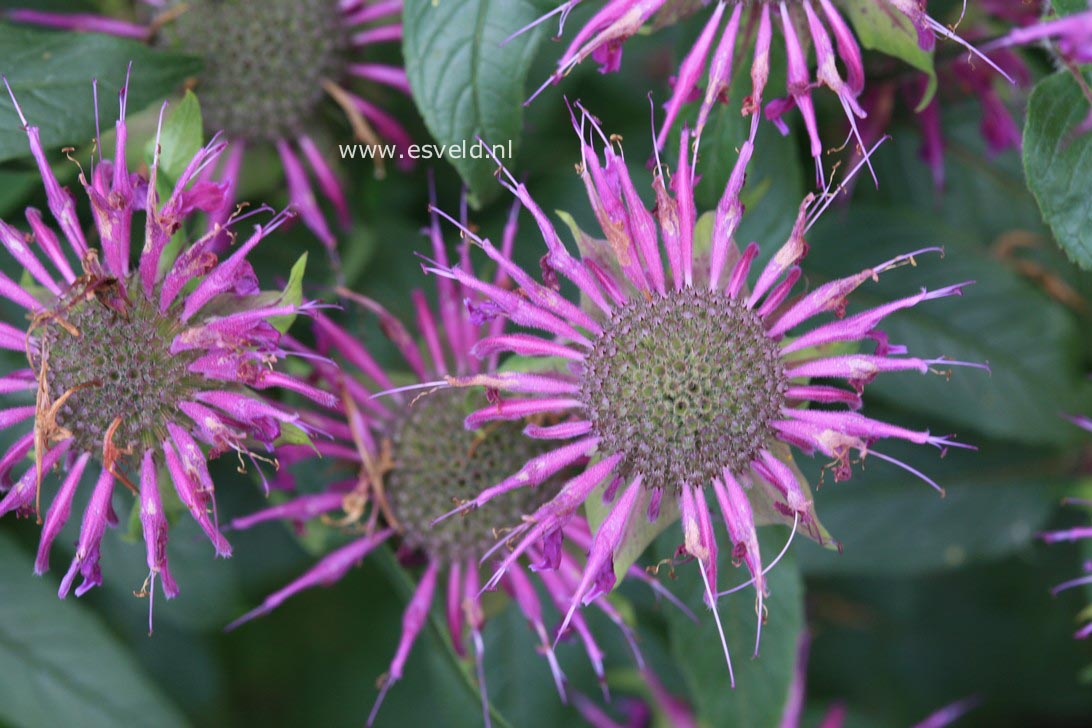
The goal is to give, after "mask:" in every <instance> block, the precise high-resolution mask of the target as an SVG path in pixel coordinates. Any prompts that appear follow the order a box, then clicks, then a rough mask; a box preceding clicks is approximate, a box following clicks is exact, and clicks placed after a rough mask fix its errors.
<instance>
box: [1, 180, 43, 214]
mask: <svg viewBox="0 0 1092 728" xmlns="http://www.w3.org/2000/svg"><path fill="white" fill-rule="evenodd" d="M40 179H41V178H40V177H38V174H37V173H36V172H16V171H9V170H3V169H0V217H5V216H7V215H8V213H9V212H11V211H12V210H14V209H15V208H17V207H18V206H19V204H20V203H21V202H22V201H23V200H24V198H26V196H27V195H28V194H29V193H30V191H31V190H33V189H34V188H35V187H37V186H38V184H40Z"/></svg>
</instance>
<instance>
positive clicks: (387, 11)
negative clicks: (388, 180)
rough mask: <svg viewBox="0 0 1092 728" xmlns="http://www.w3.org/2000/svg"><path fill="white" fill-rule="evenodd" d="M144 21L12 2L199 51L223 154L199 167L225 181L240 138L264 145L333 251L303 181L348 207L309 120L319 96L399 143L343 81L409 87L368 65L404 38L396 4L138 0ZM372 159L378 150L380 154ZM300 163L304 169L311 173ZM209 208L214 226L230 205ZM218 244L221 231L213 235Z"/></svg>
mask: <svg viewBox="0 0 1092 728" xmlns="http://www.w3.org/2000/svg"><path fill="white" fill-rule="evenodd" d="M143 2H144V5H145V6H146V7H145V8H144V10H145V13H146V15H148V22H147V23H133V22H129V21H124V20H118V19H115V18H110V17H105V16H98V15H90V14H58V13H51V12H46V11H38V10H11V11H9V12H8V17H9V18H10V19H12V20H16V21H20V22H28V23H36V24H39V25H44V26H49V27H56V28H66V29H71V30H82V31H93V32H103V33H109V34H112V35H119V36H123V37H131V38H136V39H140V40H144V41H146V42H149V43H153V44H155V45H158V46H162V47H165V48H174V49H178V50H181V51H183V52H186V53H189V54H192V55H196V56H199V57H201V59H202V60H203V61H204V70H203V71H202V73H201V75H200V76H199V77H198V85H197V92H198V94H200V96H201V108H202V113H203V117H204V121H205V125H206V128H207V129H208V130H209V132H210V133H212V132H216V131H223V133H224V135H225V137H226V138H227V139H228V140H229V141H230V142H231V147H230V151H229V152H228V153H227V154H226V155H225V156H226V158H225V160H224V161H223V163H222V164H221V165H220V169H219V171H218V172H216V171H214V170H213V169H212V168H211V167H210V168H209V169H208V170H206V172H205V176H206V177H211V176H219V178H221V179H224V180H226V181H229V182H231V184H234V181H235V180H236V178H237V177H238V173H239V169H240V168H241V165H242V163H243V153H244V150H245V149H247V148H248V147H254V146H259V145H272V146H274V147H275V148H276V150H277V154H278V155H279V157H280V160H281V164H282V165H283V167H284V173H285V180H286V183H287V186H288V194H289V197H290V198H291V202H292V205H293V206H294V207H295V208H296V209H297V210H298V211H299V213H300V216H301V217H302V219H303V221H304V223H305V224H306V225H307V226H308V227H309V228H310V229H311V230H312V232H314V233H315V235H316V236H317V237H318V238H319V239H320V240H322V242H323V244H325V245H326V247H327V248H328V249H329V250H330V251H331V254H333V253H334V246H335V238H334V234H333V233H332V232H331V230H330V227H329V225H328V224H327V222H326V217H325V214H324V213H323V211H322V209H321V208H320V206H319V204H318V202H317V200H316V197H315V190H314V186H313V185H312V181H311V178H312V177H313V179H314V181H315V183H317V185H318V189H319V191H320V192H321V193H322V195H323V196H324V197H325V198H326V200H327V201H328V202H329V203H330V204H331V205H332V206H333V208H334V210H335V211H336V213H337V216H338V218H339V219H340V221H341V222H342V224H343V225H347V224H348V220H349V207H348V204H347V202H346V199H345V193H344V191H343V189H342V186H341V183H340V182H339V181H338V178H337V175H336V174H335V172H334V169H333V167H332V166H331V165H330V163H329V162H328V161H327V157H328V156H329V155H328V154H327V153H324V151H323V149H322V145H321V143H320V142H317V141H316V140H315V138H314V137H313V131H312V129H313V127H314V118H315V114H316V112H317V111H318V110H319V106H320V103H321V102H322V101H323V100H324V98H325V97H327V96H329V97H330V98H331V99H333V100H334V101H335V102H336V103H337V104H338V105H339V106H340V107H341V108H342V109H343V110H344V112H345V114H346V116H347V117H348V119H349V120H350V122H351V124H352V127H353V132H354V134H356V136H357V137H359V138H360V140H361V141H363V142H365V143H367V144H378V143H379V140H380V138H381V137H382V138H386V139H388V140H390V141H392V142H394V143H395V144H397V145H399V146H402V145H405V144H408V141H409V140H408V136H407V134H406V132H405V130H404V129H403V127H402V126H401V124H399V123H398V121H396V120H395V119H394V118H393V117H392V116H391V115H390V114H388V113H387V112H385V111H384V110H383V109H382V108H380V107H379V106H378V105H376V104H375V103H374V102H372V101H369V100H367V99H365V98H364V97H362V96H360V95H358V94H356V93H354V92H353V91H351V90H349V89H348V88H345V87H344V85H343V84H345V83H346V82H347V81H350V80H352V79H354V78H355V79H361V80H363V81H366V82H368V83H371V84H378V85H381V86H387V87H390V88H393V89H395V90H397V91H400V92H403V93H409V84H408V82H407V81H406V75H405V71H404V70H403V69H402V68H397V67H394V66H389V65H384V64H382V63H377V62H375V61H374V59H371V58H370V55H371V53H372V51H373V50H374V48H375V47H376V45H377V44H383V43H391V42H397V41H399V40H401V38H402V26H401V24H400V22H399V19H400V14H401V11H402V3H401V2H397V1H396V2H377V1H373V0H304V1H302V2H301V1H300V0H265V1H264V2H260V3H257V2H250V1H249V0H227V1H224V0H188V1H187V2H185V3H181V2H178V1H177V0H171V1H169V2H161V1H158V0H157V1H153V0H143ZM377 159H378V157H377ZM308 168H309V170H310V171H308ZM233 191H234V190H232V189H229V190H228V192H229V194H227V195H226V196H225V198H224V199H225V207H223V208H220V209H213V210H210V212H211V217H212V224H213V225H215V224H223V223H224V222H225V221H226V220H227V218H228V217H229V215H230V214H231V212H232V210H233V209H234V208H233V203H234V200H233V197H234V195H233V194H232V193H233ZM220 242H221V243H222V242H223V239H221V240H220Z"/></svg>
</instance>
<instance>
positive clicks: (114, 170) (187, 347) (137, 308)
mask: <svg viewBox="0 0 1092 728" xmlns="http://www.w3.org/2000/svg"><path fill="white" fill-rule="evenodd" d="M5 85H6V81H5ZM9 93H10V88H9ZM12 101H13V103H15V108H16V111H17V112H18V113H19V117H20V119H21V120H22V121H23V124H24V127H25V130H26V133H27V137H28V138H29V140H30V150H31V153H32V154H33V156H34V159H35V160H36V161H37V164H38V170H39V172H40V173H41V176H42V181H43V182H44V185H45V192H46V198H47V200H48V204H49V210H50V212H51V213H52V216H53V218H54V220H55V221H56V224H57V226H58V227H59V228H60V235H58V234H57V232H56V231H55V230H54V229H53V228H52V227H51V226H50V225H49V224H48V223H47V222H46V221H45V220H44V219H43V217H42V214H41V212H39V211H38V210H36V209H34V208H28V209H27V211H26V222H27V225H28V226H29V231H28V232H23V231H20V230H17V229H16V228H15V227H13V226H12V225H9V224H8V223H6V222H3V221H0V243H2V244H3V246H4V248H6V249H7V251H8V253H9V254H10V255H11V256H12V257H13V258H15V260H16V261H18V263H19V265H20V266H22V267H23V269H24V270H25V271H26V277H25V281H24V282H23V283H17V282H15V281H13V280H11V279H9V278H8V277H7V276H5V275H3V274H0V295H2V296H3V297H4V298H6V299H8V300H9V301H11V302H12V303H14V304H16V305H17V306H19V307H21V308H22V309H23V310H24V311H25V312H26V316H25V319H24V320H23V321H18V320H15V321H9V322H0V346H3V347H4V348H5V349H8V350H10V351H15V352H20V353H23V354H25V355H26V357H27V362H28V367H27V368H25V369H20V370H17V371H12V372H8V373H7V374H6V375H5V376H4V377H2V378H0V391H2V392H4V393H5V394H9V395H17V396H20V397H22V398H24V399H25V400H29V401H30V403H29V404H22V403H20V404H16V403H9V406H8V407H7V408H6V409H4V410H2V412H0V426H2V427H4V428H12V427H16V426H19V425H23V426H25V425H27V424H28V423H32V424H33V428H32V429H30V430H29V431H28V432H26V434H24V435H22V436H20V437H19V438H18V439H16V440H15V442H14V444H13V445H11V447H10V448H9V449H8V451H7V452H6V453H5V454H4V455H3V457H2V458H0V489H2V490H3V491H6V493H5V494H4V496H3V499H2V501H0V515H2V514H6V513H15V514H16V515H30V514H32V513H34V514H39V515H38V518H39V522H41V515H40V514H41V510H40V508H39V504H40V501H41V498H40V495H41V490H42V487H43V482H44V480H45V478H46V477H47V476H48V475H49V474H50V473H51V472H53V471H54V470H57V471H59V472H61V473H63V474H64V475H63V479H62V483H61V486H60V488H59V490H58V491H57V492H56V494H55V495H54V497H53V500H52V502H51V503H50V505H49V510H48V511H47V512H46V513H45V520H44V524H43V526H42V535H41V542H40V545H39V548H38V555H37V559H36V560H35V562H34V570H35V572H36V573H37V574H42V573H44V572H45V571H46V570H48V568H49V554H50V548H51V546H52V544H53V541H54V539H55V538H56V537H57V534H58V533H59V532H60V531H61V529H62V528H63V527H64V525H65V523H66V522H67V521H68V519H69V515H70V512H71V509H72V502H73V501H72V499H73V496H74V495H75V492H76V489H77V488H78V487H79V483H80V479H81V477H82V476H83V475H84V474H85V471H88V470H89V469H91V468H97V469H98V470H99V474H98V477H97V479H96V483H95V485H94V489H93V491H92V493H91V496H90V499H89V501H88V504H87V508H86V510H85V512H84V516H83V522H82V526H81V530H80V536H79V543H78V544H77V547H76V556H75V558H74V559H73V560H72V564H71V565H70V566H69V568H68V571H67V573H66V574H65V575H64V578H63V579H62V580H61V585H60V591H59V594H60V596H61V597H62V598H63V597H65V596H66V595H67V594H68V593H69V591H70V590H71V588H72V584H73V582H74V580H75V579H76V577H81V578H82V581H81V583H80V585H79V586H78V587H76V595H77V596H81V595H83V594H84V593H85V592H87V591H88V590H89V589H90V588H92V587H94V586H98V585H99V584H101V583H102V574H101V570H100V567H99V545H100V542H101V540H102V537H103V534H104V532H105V529H106V527H107V526H113V525H117V516H116V515H115V511H114V507H113V502H114V497H113V496H114V490H115V486H116V485H117V484H118V483H120V484H121V485H123V486H125V488H126V489H128V490H129V491H130V492H131V494H132V497H133V499H134V501H135V503H137V504H139V505H138V506H135V507H139V520H140V524H141V526H142V528H143V534H144V540H145V543H146V546H147V563H148V568H149V570H150V574H149V579H148V583H147V584H146V589H145V590H144V591H145V592H146V593H147V594H148V595H149V596H150V595H151V594H152V593H153V592H154V587H155V581H156V578H157V577H158V578H159V581H160V583H161V584H162V588H163V592H164V594H166V596H167V597H168V598H170V597H173V596H175V595H177V594H178V586H177V584H176V583H175V580H174V578H173V577H172V576H171V572H170V568H169V567H168V563H167V510H168V508H169V507H173V503H172V502H173V499H174V495H175V494H176V495H177V499H178V501H180V502H181V506H182V507H184V508H185V509H186V510H188V511H189V513H190V515H191V516H192V517H193V519H194V520H195V521H196V522H197V524H198V525H199V526H200V527H201V529H202V530H204V532H205V533H206V534H207V535H208V537H209V539H210V540H211V541H212V544H213V546H214V547H215V550H216V554H217V555H219V556H225V557H226V556H230V555H231V546H230V545H229V544H228V542H227V541H226V540H225V539H224V537H223V536H222V535H221V533H220V531H219V529H218V526H217V522H216V511H215V500H214V495H215V488H214V485H213V481H212V478H211V477H210V475H209V470H208V465H207V460H208V459H209V458H211V457H215V456H217V455H219V454H221V453H225V452H229V451H234V453H237V454H238V456H239V457H240V459H242V458H243V457H250V458H251V459H256V458H258V457H259V456H256V455H251V453H250V450H249V447H250V446H251V445H253V444H257V445H260V446H262V447H263V448H265V449H269V450H271V449H272V447H273V444H274V443H275V442H276V440H277V439H278V437H279V436H280V435H281V431H282V427H286V426H288V425H293V424H294V425H296V426H297V427H301V428H306V427H307V425H306V424H305V423H302V422H300V421H299V417H298V416H297V415H295V414H292V413H290V412H288V411H285V410H283V409H281V408H280V407H278V406H276V405H274V404H272V403H270V402H268V401H266V400H265V399H264V398H263V397H262V396H261V394H260V391H261V390H265V389H269V388H271V387H281V388H284V389H289V390H293V391H296V392H299V393H301V394H303V395H306V396H308V397H311V398H312V399H314V400H315V401H317V402H322V403H324V404H325V405H332V404H335V403H336V399H334V398H333V397H331V396H330V395H327V394H325V393H322V392H319V391H317V390H315V389H314V388H312V387H310V386H308V385H307V384H305V383H303V382H300V381H297V380H295V379H292V378H291V377H289V376H287V375H285V374H282V373H280V372H279V371H277V370H276V369H275V368H274V366H273V365H274V364H276V362H277V361H278V359H280V358H281V357H282V356H283V355H284V352H283V351H282V350H281V349H280V346H279V339H280V337H281V335H280V333H279V332H278V330H277V329H276V328H275V327H274V325H273V321H274V320H275V317H284V316H294V315H296V314H298V313H300V312H305V311H307V310H308V309H309V308H310V306H308V305H306V304H305V305H298V304H295V303H292V302H290V301H287V300H284V299H283V297H278V296H277V295H275V294H274V295H262V293H261V291H259V289H258V284H257V280H256V278H255V275H254V271H253V269H252V268H251V266H250V264H249V263H248V262H247V255H248V254H249V253H250V252H251V251H252V250H253V249H254V247H255V246H256V245H258V243H260V242H261V241H262V239H263V238H265V237H266V236H267V235H269V234H270V233H271V232H273V231H274V230H276V229H277V228H278V227H279V226H280V225H281V224H283V223H284V221H285V220H287V219H288V215H286V214H280V215H276V216H275V217H273V218H272V219H271V220H270V221H269V223H268V224H266V225H264V226H257V227H256V228H255V230H254V232H253V234H251V235H250V236H249V237H248V238H246V240H245V242H243V243H242V244H241V245H239V246H237V248H236V249H235V250H234V251H232V252H231V254H230V255H228V256H227V257H225V258H223V259H220V258H218V256H217V255H216V254H214V253H212V252H211V251H210V249H209V248H210V245H211V240H212V238H213V237H214V234H213V233H210V234H208V235H205V236H204V237H201V238H199V239H197V240H193V241H190V239H189V238H187V237H186V228H185V225H186V223H187V222H188V221H189V220H190V218H191V217H192V216H194V215H195V214H196V213H198V212H199V211H207V210H212V209H218V208H220V207H221V206H222V205H223V204H224V201H225V196H226V195H227V193H228V187H229V186H230V185H229V184H228V183H226V182H221V183H215V182H209V181H198V178H199V177H200V175H201V172H202V171H203V170H204V169H206V168H207V167H208V166H209V165H211V164H213V163H215V161H216V158H217V156H218V155H219V154H220V153H221V152H222V151H223V149H224V143H223V142H219V141H216V140H213V142H211V143H210V144H209V145H208V146H206V147H204V148H203V149H201V150H200V151H199V152H198V153H197V154H196V155H195V156H194V158H193V159H192V160H191V161H190V163H189V165H188V166H187V168H186V169H185V172H184V173H183V174H182V175H181V176H180V178H179V180H178V182H177V184H176V185H175V187H174V190H173V191H172V192H171V194H170V196H169V197H168V198H167V199H166V200H165V201H161V200H160V198H159V195H158V194H157V192H156V175H157V169H158V164H159V147H158V141H159V139H158V135H157V139H156V142H157V147H156V153H155V161H154V162H153V163H152V165H151V169H150V173H149V177H148V178H147V179H145V178H143V177H141V176H139V175H137V174H134V173H131V172H130V171H129V169H128V167H127V166H126V161H125V159H126V157H125V152H126V137H127V129H126V125H125V89H124V88H123V89H122V91H121V95H120V104H121V115H120V118H119V120H118V122H117V125H116V127H115V130H116V139H117V143H116V148H115V153H114V159H113V160H111V159H104V158H100V159H99V160H98V161H97V163H94V162H95V160H94V159H93V160H92V162H93V166H92V168H91V170H90V173H89V174H86V175H85V174H84V173H83V171H81V173H80V176H79V181H80V184H81V185H82V187H83V190H84V192H85V193H86V195H87V198H88V199H89V201H90V206H91V213H92V216H93V218H94V221H95V226H94V228H93V229H92V230H90V231H86V230H85V229H84V228H83V226H82V225H81V223H80V220H79V219H78V217H77V212H76V198H75V197H74V196H73V195H72V194H71V193H70V192H69V191H68V189H66V188H62V187H61V186H60V184H59V183H58V181H57V178H56V177H55V176H54V174H53V171H52V169H51V168H50V165H49V162H48V160H47V159H46V156H45V153H44V150H43V148H42V144H41V142H40V141H39V133H38V128H37V127H34V126H30V125H28V124H27V122H26V119H24V118H23V112H22V110H21V109H20V108H19V105H18V103H16V102H15V97H14V95H12ZM160 122H161V123H162V114H161V116H160ZM98 148H99V149H100V150H101V149H102V145H101V142H100V144H99V145H98ZM266 210H268V208H262V209H261V210H260V211H258V212H264V211H266ZM138 211H143V213H144V215H145V219H146V222H145V226H144V235H143V238H144V246H143V249H142V250H141V251H140V254H139V256H137V260H136V262H135V265H134V264H133V263H132V254H131V253H132V251H131V250H130V231H131V228H132V224H133V214H134V212H138ZM252 214H254V213H252ZM235 222H238V219H236V220H232V221H231V223H235ZM95 236H97V237H98V239H99V243H98V244H97V245H92V244H90V243H89V242H88V240H89V238H93V237H95ZM180 237H181V239H184V240H186V241H187V242H186V243H185V244H183V245H182V246H181V248H178V247H175V246H174V245H172V244H171V241H172V239H174V240H176V241H177V240H178V239H180ZM203 446H204V447H203ZM30 455H32V456H33V462H32V463H31V464H29V465H26V466H25V467H23V469H22V470H21V472H19V474H18V477H17V478H14V479H13V478H12V477H10V474H11V472H12V471H13V470H14V469H15V468H17V467H22V466H23V464H24V463H25V461H26V459H27V457H28V456H30ZM89 466H90V468H89ZM13 481H14V482H13ZM166 483H171V484H173V490H174V494H172V495H171V496H170V499H167V500H166V504H165V499H164V498H163V494H165V493H166V492H167V491H166ZM161 486H162V488H161ZM149 602H151V600H149ZM150 606H151V604H149V607H150ZM149 620H150V615H149ZM149 627H150V624H149Z"/></svg>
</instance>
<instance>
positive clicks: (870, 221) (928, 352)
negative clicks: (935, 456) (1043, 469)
mask: <svg viewBox="0 0 1092 728" xmlns="http://www.w3.org/2000/svg"><path fill="white" fill-rule="evenodd" d="M810 242H811V244H812V248H811V250H812V252H811V254H810V255H809V256H808V259H807V261H806V262H805V269H806V270H807V272H808V275H809V276H810V277H811V280H812V282H813V284H818V283H820V282H822V281H823V280H829V279H831V278H835V277H842V276H846V275H850V274H852V273H854V272H856V271H857V270H859V269H861V268H863V267H865V266H867V265H874V264H877V263H879V262H881V261H883V260H887V259H889V258H893V257H895V256H897V255H899V254H901V253H906V252H909V251H912V250H916V249H918V248H922V247H925V246H931V245H944V246H945V249H946V253H945V255H944V257H940V256H939V255H937V254H932V255H928V256H922V257H920V258H919V259H917V260H916V263H917V265H916V266H906V267H903V268H900V269H897V270H893V271H890V272H888V273H885V274H884V275H882V276H881V277H880V279H879V280H878V281H877V282H872V283H866V284H865V285H863V286H861V287H860V288H859V289H857V290H856V291H854V293H853V294H852V295H851V296H850V297H849V303H850V308H851V310H852V311H856V310H860V309H861V308H862V307H865V306H876V305H881V304H883V303H886V302H889V301H892V300H895V299H898V298H902V297H904V296H910V295H914V294H916V293H918V292H919V291H920V290H921V288H922V287H923V286H925V287H928V288H929V289H930V290H935V289H938V288H941V287H943V286H948V285H952V284H955V283H960V282H964V281H974V282H975V283H974V285H969V286H967V287H966V288H965V289H964V294H963V296H954V297H949V298H944V299H940V300H934V301H927V302H925V303H923V304H921V305H918V306H915V307H913V308H910V309H906V310H903V311H899V312H897V313H895V314H893V315H892V316H890V317H889V318H887V319H885V320H884V322H883V325H882V328H883V330H884V331H885V332H886V333H887V334H888V335H889V336H890V339H891V341H892V342H894V343H898V344H902V345H905V346H906V347H908V349H909V352H910V354H911V356H917V357H922V358H927V359H928V358H934V357H940V356H944V357H947V358H949V359H953V360H956V361H964V362H977V363H988V364H989V365H990V369H991V372H990V373H987V372H984V371H980V370H977V369H971V368H963V367H960V368H956V369H955V371H954V372H953V374H952V376H951V378H950V379H947V378H945V377H942V376H937V375H933V374H925V375H923V374H918V373H917V372H901V373H892V374H882V375H880V376H879V377H877V378H876V380H875V381H874V382H873V383H872V384H870V385H869V386H868V388H867V390H866V392H867V396H870V397H879V398H882V399H883V400H885V401H887V402H891V403H895V404H897V405H899V406H900V407H902V408H905V409H907V410H910V411H915V412H919V413H922V414H923V415H926V416H928V417H929V418H936V419H940V420H941V421H945V422H948V423H949V424H950V425H951V424H955V425H958V427H959V428H960V429H961V430H971V431H972V432H971V433H966V432H964V433H962V434H964V435H965V436H964V437H961V438H960V439H962V440H964V441H967V440H970V441H973V439H974V437H973V432H978V433H981V434H985V435H988V436H991V437H997V438H1001V439H1008V440H1013V441H1017V442H1024V443H1029V444H1055V445H1056V444H1058V443H1060V442H1066V441H1071V440H1072V439H1073V438H1074V437H1075V436H1076V435H1077V433H1078V432H1079V431H1078V430H1077V429H1076V428H1074V427H1073V426H1072V425H1070V424H1069V423H1068V422H1066V421H1065V420H1064V419H1063V418H1062V417H1061V416H1059V415H1060V413H1062V412H1067V411H1072V410H1073V408H1074V407H1075V406H1078V405H1075V403H1074V395H1075V393H1077V392H1079V391H1080V387H1081V386H1082V381H1083V370H1082V366H1081V363H1080V357H1079V352H1078V350H1077V346H1076V343H1077V341H1078V340H1079V334H1078V329H1077V326H1076V324H1075V322H1074V320H1073V318H1072V317H1071V316H1070V315H1069V314H1068V312H1067V311H1066V310H1065V309H1064V308H1063V307H1062V306H1060V305H1059V304H1057V303H1055V302H1053V301H1051V300H1050V299H1049V298H1047V297H1046V296H1045V295H1043V294H1042V293H1041V292H1040V291H1038V290H1036V288H1035V287H1033V286H1032V285H1031V284H1029V283H1028V282H1026V281H1024V280H1023V279H1021V278H1020V277H1019V276H1017V275H1016V274H1015V273H1013V272H1012V271H1011V270H1009V269H1008V268H1006V267H1005V266H1004V265H1002V264H1001V263H999V262H998V261H997V260H996V259H995V258H994V257H993V256H992V255H991V254H990V253H989V251H987V250H985V249H984V248H982V247H980V246H979V245H978V244H977V240H976V239H975V238H973V237H971V238H970V239H969V234H968V232H966V231H964V230H958V229H955V228H951V227H949V226H947V225H945V224H943V223H940V222H938V221H937V220H936V219H935V218H932V217H928V216H923V215H922V214H921V211H920V210H918V209H908V208H903V207H894V206H892V207H888V206H884V207H879V206H873V205H868V204H861V203H858V204H856V205H855V206H853V207H851V208H849V209H847V210H845V211H844V213H843V214H840V215H828V216H827V217H826V218H825V219H824V220H822V221H821V222H820V223H819V224H818V225H817V226H816V227H815V229H814V231H813V233H812V236H811V239H810ZM929 424H931V422H930V423H929Z"/></svg>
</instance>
